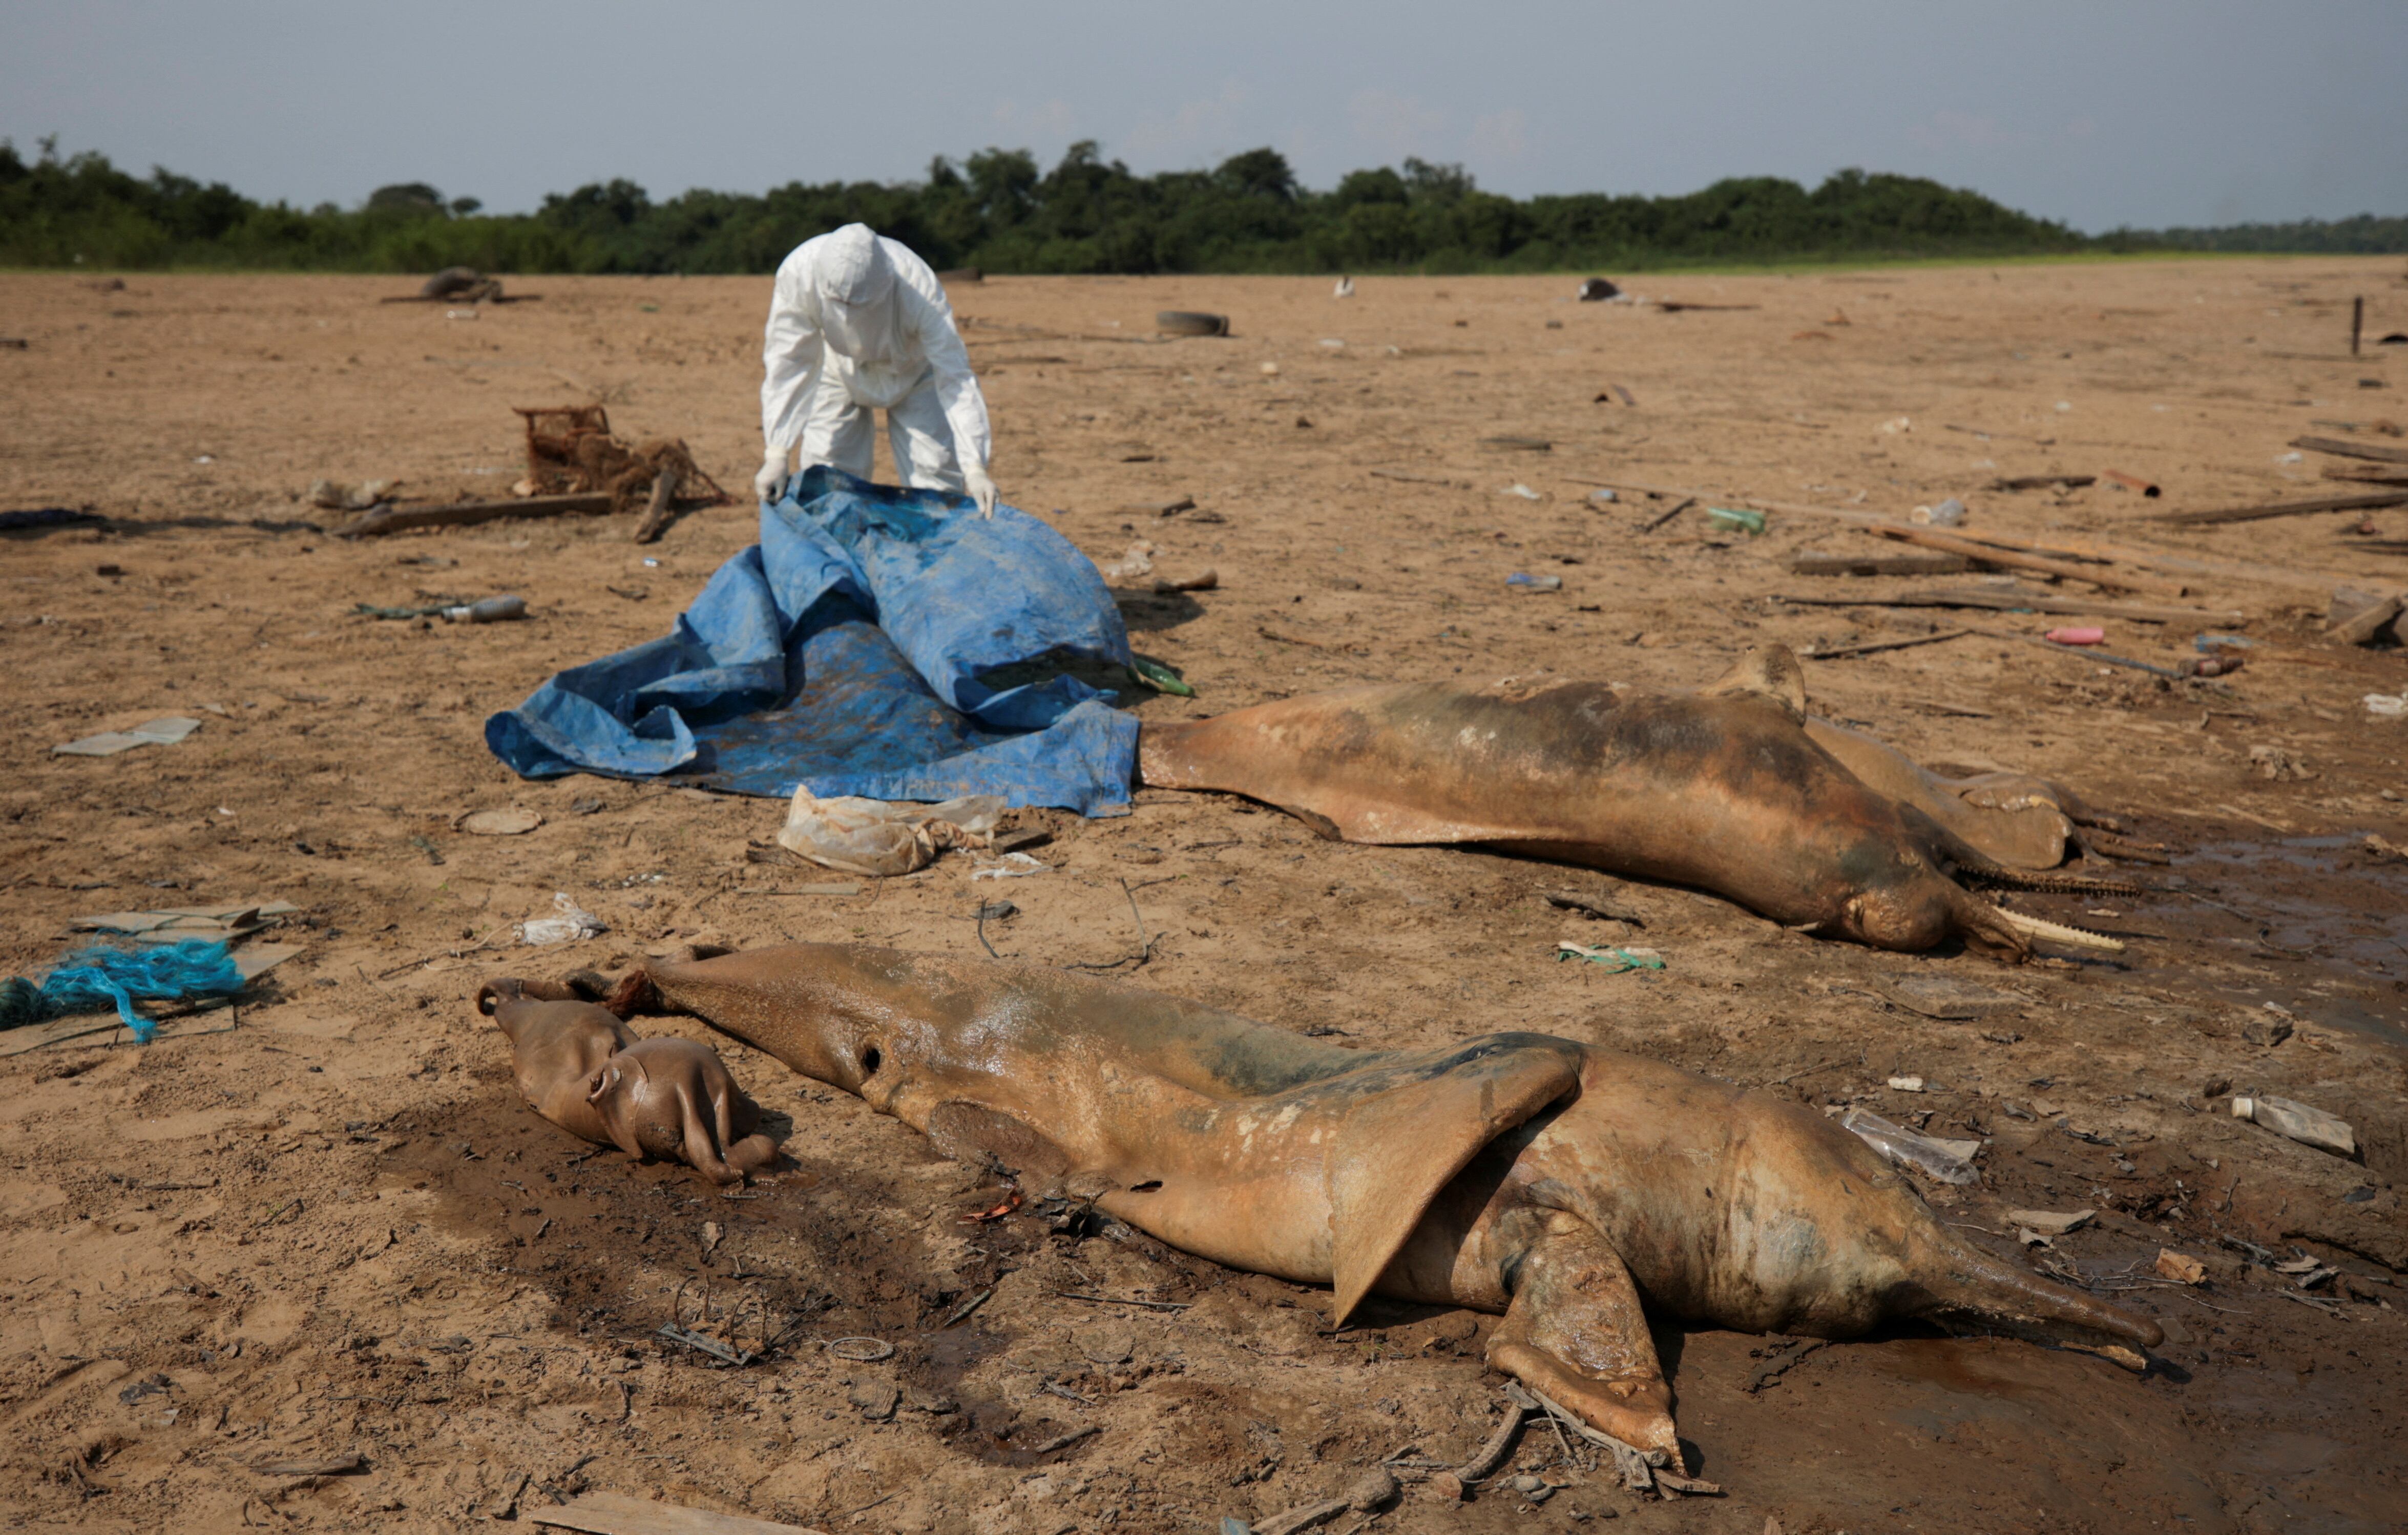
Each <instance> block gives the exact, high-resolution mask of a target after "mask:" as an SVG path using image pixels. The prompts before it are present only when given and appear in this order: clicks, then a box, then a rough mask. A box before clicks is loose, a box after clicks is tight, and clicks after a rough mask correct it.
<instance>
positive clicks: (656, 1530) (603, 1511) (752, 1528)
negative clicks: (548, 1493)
mask: <svg viewBox="0 0 2408 1535" xmlns="http://www.w3.org/2000/svg"><path fill="white" fill-rule="evenodd" d="M521 1512H522V1513H523V1514H524V1515H525V1516H526V1517H527V1518H529V1519H532V1520H534V1521H535V1522H536V1523H537V1524H539V1525H551V1526H553V1527H555V1528H560V1529H581V1530H584V1531H587V1532H588V1535H819V1531H817V1530H813V1529H807V1528H804V1527H803V1526H801V1525H781V1524H779V1523H776V1522H775V1521H773V1520H769V1519H748V1518H746V1517H744V1516H743V1515H742V1514H738V1513H710V1512H709V1511H708V1510H705V1509H698V1508H685V1507H683V1506H681V1505H680V1504H677V1503H655V1502H652V1500H650V1499H642V1498H627V1497H623V1496H621V1495H620V1494H618V1493H615V1492H581V1493H579V1494H578V1495H577V1496H576V1497H575V1498H572V1499H569V1500H568V1502H567V1503H566V1505H565V1506H563V1507H560V1508H541V1507H535V1508H525V1509H523V1510H522V1511H521Z"/></svg>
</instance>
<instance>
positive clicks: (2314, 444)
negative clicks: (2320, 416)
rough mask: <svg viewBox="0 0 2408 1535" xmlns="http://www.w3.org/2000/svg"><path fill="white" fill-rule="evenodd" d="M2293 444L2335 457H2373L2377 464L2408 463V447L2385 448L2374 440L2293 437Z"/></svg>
mask: <svg viewBox="0 0 2408 1535" xmlns="http://www.w3.org/2000/svg"><path fill="white" fill-rule="evenodd" d="M2291 446H2292V447H2294V448H2304V449H2306V450H2307V451H2308V452H2312V453H2330V454H2332V455H2333V456H2334V457H2335V458H2371V459H2372V460H2373V461H2374V462H2376V463H2377V464H2408V448H2385V447H2381V446H2378V445H2377V444H2375V443H2372V442H2351V441H2349V440H2348V439H2346V438H2292V439H2291Z"/></svg>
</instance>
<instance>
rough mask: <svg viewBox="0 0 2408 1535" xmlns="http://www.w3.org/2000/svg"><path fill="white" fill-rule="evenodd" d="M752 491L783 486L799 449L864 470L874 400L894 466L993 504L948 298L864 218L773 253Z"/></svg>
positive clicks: (983, 439) (905, 476) (922, 482)
mask: <svg viewBox="0 0 2408 1535" xmlns="http://www.w3.org/2000/svg"><path fill="white" fill-rule="evenodd" d="M761 362H762V379H761V438H762V442H763V451H762V455H761V472H760V473H759V474H757V475H754V476H753V491H754V493H755V494H756V495H759V496H760V497H761V499H762V500H764V501H774V500H776V499H777V498H778V497H779V496H781V495H784V494H785V491H786V485H787V482H788V481H789V480H790V478H791V477H792V469H791V468H790V465H791V464H792V463H793V462H794V460H795V459H796V454H797V450H799V455H800V462H801V464H802V465H804V466H809V465H812V464H828V465H833V466H836V467H837V468H839V469H842V470H844V471H845V472H846V473H847V474H853V475H859V476H860V477H861V478H863V479H865V480H867V478H869V466H870V452H871V445H872V440H873V439H872V438H871V437H870V431H871V426H870V419H869V412H870V411H872V410H883V411H885V412H886V441H887V445H888V447H890V448H891V449H892V450H893V451H894V453H895V469H896V475H897V476H898V477H899V478H900V479H901V480H902V481H903V483H905V484H906V485H910V486H913V487H915V488H917V489H921V490H936V491H953V492H954V493H956V494H965V493H966V494H968V496H969V497H970V499H971V500H972V501H974V502H976V503H977V505H978V509H979V515H980V516H982V517H993V516H994V515H995V481H992V480H990V479H988V478H987V455H988V452H989V444H988V438H987V423H986V400H985V398H984V397H983V396H982V395H980V394H979V386H978V380H977V379H976V378H974V377H972V376H971V373H970V358H969V352H968V350H967V349H966V348H964V347H963V345H962V337H961V333H960V332H959V331H957V330H955V329H954V328H953V306H952V305H951V304H949V303H947V302H946V301H945V290H944V288H943V286H942V285H941V284H939V282H938V281H937V274H936V273H934V272H932V271H930V270H929V269H928V264H927V263H926V262H925V261H922V260H921V259H920V258H919V257H918V256H917V255H915V254H913V253H912V251H911V250H910V247H909V246H906V245H904V244H902V243H901V242H900V241H896V240H890V239H887V238H885V237H882V236H880V235H879V234H877V233H876V232H874V231H873V230H871V229H870V227H869V226H868V225H867V224H859V223H849V224H846V225H845V226H844V227H843V228H841V229H839V230H835V231H833V232H831V233H829V234H825V235H821V236H818V237H814V238H811V239H808V240H805V241H804V242H803V243H802V244H800V245H798V246H796V247H795V249H794V251H792V252H791V253H790V254H789V255H788V256H787V257H786V259H785V260H784V261H783V262H781V263H780V264H779V266H778V280H777V284H776V286H775V287H774V288H773V289H772V291H771V294H770V298H769V323H768V326H767V329H766V331H765V332H764V333H763V336H762V341H761Z"/></svg>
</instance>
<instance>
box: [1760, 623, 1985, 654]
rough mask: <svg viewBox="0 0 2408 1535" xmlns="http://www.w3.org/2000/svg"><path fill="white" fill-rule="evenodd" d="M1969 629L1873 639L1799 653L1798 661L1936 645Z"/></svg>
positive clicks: (1961, 636)
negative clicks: (1904, 637) (1825, 649)
mask: <svg viewBox="0 0 2408 1535" xmlns="http://www.w3.org/2000/svg"><path fill="white" fill-rule="evenodd" d="M1971 633H1973V631H1972V630H1971V629H1942V630H1941V631H1940V632H1939V633H1938V634H1919V635H1916V636H1914V638H1909V639H1875V640H1870V641H1868V642H1867V643H1865V644H1862V645H1840V646H1836V647H1834V648H1832V649H1830V650H1828V651H1800V652H1799V653H1798V658H1799V660H1800V661H1833V660H1837V659H1839V658H1840V657H1842V656H1845V655H1871V654H1872V653H1874V652H1876V651H1902V650H1906V649H1908V648H1909V647H1910V646H1914V645H1937V644H1938V643H1940V642H1941V641H1942V640H1943V639H1962V638H1965V637H1966V636H1967V635H1969V634H1971Z"/></svg>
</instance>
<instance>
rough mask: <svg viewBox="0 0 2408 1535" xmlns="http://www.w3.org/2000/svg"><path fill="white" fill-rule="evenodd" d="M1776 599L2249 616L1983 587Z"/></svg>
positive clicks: (2144, 616)
mask: <svg viewBox="0 0 2408 1535" xmlns="http://www.w3.org/2000/svg"><path fill="white" fill-rule="evenodd" d="M1774 600H1775V601H1778V602H1787V603H1794V604H1796V605H1797V606H1799V607H1801V608H1987V609H1991V610H1996V611H1999V612H2014V611H2016V610H2020V609H2028V610H2031V611H2033V612H2035V613H2066V614H2077V615H2079V616H2082V617H2085V618H2122V619H2129V620H2131V621H2132V622H2133V623H2135V624H2229V625H2230V626H2232V627H2234V628H2238V627H2240V626H2241V625H2243V624H2246V623H2248V622H2249V615H2248V614H2247V613H2244V612H2242V611H2240V610H2238V609H2230V610H2223V611H2218V610H2214V609H2210V608H2160V607H2158V606H2157V605H2156V604H2154V603H2146V602H2111V601H2108V600H2107V599H2105V598H2102V597H2076V596H2061V595H2057V593H2054V592H1985V591H1983V590H1982V589H1980V588H1979V587H1948V588H1943V589H1942V590H1940V591H1936V592H1892V593H1890V594H1888V595H1885V596H1837V597H1827V596H1798V595H1790V594H1787V593H1784V594H1783V595H1780V596H1778V597H1776V598H1775V599H1774Z"/></svg>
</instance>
